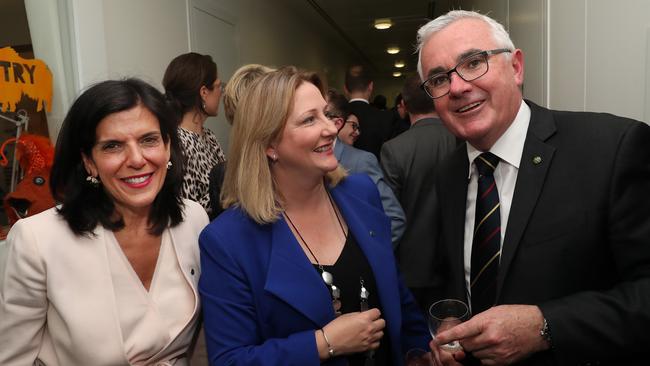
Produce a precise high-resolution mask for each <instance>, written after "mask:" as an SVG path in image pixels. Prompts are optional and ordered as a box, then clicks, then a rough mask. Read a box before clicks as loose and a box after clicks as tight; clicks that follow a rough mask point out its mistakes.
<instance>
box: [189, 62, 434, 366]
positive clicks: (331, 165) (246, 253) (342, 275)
mask: <svg viewBox="0 0 650 366" xmlns="http://www.w3.org/2000/svg"><path fill="white" fill-rule="evenodd" d="M321 85H322V84H321V83H319V82H317V81H316V80H315V77H314V75H313V74H305V73H302V72H299V71H298V70H296V69H295V68H293V67H285V68H282V69H279V70H277V71H273V72H269V73H266V74H265V75H262V76H261V77H260V78H259V80H258V81H256V82H255V83H254V84H252V86H250V88H249V89H248V91H247V92H246V93H245V94H244V96H243V98H242V99H241V100H240V103H239V105H238V107H237V113H236V114H235V123H234V124H233V132H232V135H231V136H232V140H231V145H230V150H229V153H230V156H231V157H232V158H231V159H230V160H229V161H228V169H226V175H225V181H224V186H223V190H222V191H221V202H222V203H223V205H224V207H226V211H224V212H223V213H222V214H221V215H219V217H217V218H216V219H215V220H213V221H212V223H211V224H210V225H208V226H207V227H206V228H205V230H204V231H203V232H202V233H201V237H200V240H199V242H200V246H201V263H202V268H203V272H202V274H201V280H200V281H199V290H200V292H201V301H202V304H203V309H204V313H203V314H204V320H205V326H204V327H205V334H206V343H207V349H208V355H209V357H210V363H211V364H213V365H283V366H284V365H300V366H308V365H320V364H321V363H325V364H328V365H348V364H349V365H368V364H373V365H376V366H380V365H395V366H399V365H401V364H403V362H404V354H405V353H406V351H407V350H409V349H411V348H416V347H417V348H424V349H426V347H428V342H429V341H430V339H431V336H430V335H429V334H428V331H427V327H426V323H425V321H424V318H423V317H422V315H421V313H420V311H419V310H418V309H417V307H416V305H415V303H414V302H413V298H412V296H411V295H410V293H409V292H408V290H407V289H406V287H404V285H403V283H402V282H401V280H400V279H399V275H398V270H397V267H396V262H395V258H394V257H393V249H392V245H391V239H390V223H389V220H388V217H386V215H385V214H384V212H383V210H382V207H381V201H380V199H379V193H378V192H377V188H376V187H375V185H374V184H373V182H372V181H371V180H370V178H368V177H367V176H365V175H350V176H347V174H346V172H345V170H344V169H343V168H342V167H340V166H339V164H338V162H337V160H336V158H335V157H334V152H333V150H334V146H333V144H334V139H335V137H336V132H337V130H336V128H335V126H334V123H333V122H332V121H330V120H329V119H328V118H327V117H326V116H325V112H326V106H327V104H326V102H325V100H324V99H323V95H322V90H320V89H319V86H321Z"/></svg>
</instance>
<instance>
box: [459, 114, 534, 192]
mask: <svg viewBox="0 0 650 366" xmlns="http://www.w3.org/2000/svg"><path fill="white" fill-rule="evenodd" d="M529 124H530V107H528V105H527V104H526V102H524V101H522V102H521V105H520V106H519V111H518V112H517V116H515V120H514V121H513V122H512V124H511V125H510V127H508V129H507V130H506V132H504V133H503V135H501V137H499V139H498V140H497V141H496V142H495V143H494V145H492V148H490V152H491V153H493V154H494V155H496V156H498V157H499V159H501V160H502V161H504V162H506V163H508V164H510V165H512V166H514V167H515V168H517V169H519V163H520V162H521V155H522V154H523V152H524V143H525V142H526V133H527V132H528V125H529ZM465 145H466V146H467V157H468V159H469V173H468V175H467V177H468V179H469V178H470V177H471V176H472V163H473V162H474V159H476V158H477V157H478V156H479V155H481V154H482V153H483V151H481V150H478V149H477V148H475V147H474V146H472V145H471V144H469V143H466V144H465Z"/></svg>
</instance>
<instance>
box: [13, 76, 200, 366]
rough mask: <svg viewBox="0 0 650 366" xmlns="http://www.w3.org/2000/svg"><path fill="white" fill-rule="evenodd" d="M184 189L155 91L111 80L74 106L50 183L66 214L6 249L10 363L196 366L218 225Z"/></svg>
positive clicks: (53, 215)
mask: <svg viewBox="0 0 650 366" xmlns="http://www.w3.org/2000/svg"><path fill="white" fill-rule="evenodd" d="M181 180H182V154H181V149H180V146H179V144H178V137H177V136H176V123H175V121H174V119H173V118H172V117H171V114H170V113H169V111H168V109H167V108H166V105H165V100H164V98H163V96H162V94H160V92H158V91H157V90H156V89H155V88H153V87H151V86H149V85H148V84H145V83H144V82H142V81H139V80H137V79H127V80H120V81H105V82H102V83H99V84H97V85H95V86H93V87H91V88H90V89H88V90H87V91H85V92H84V93H83V94H82V95H81V96H80V97H79V98H78V99H77V100H76V101H75V102H74V104H73V105H72V107H71V108H70V111H69V112H68V114H67V116H66V118H65V120H64V122H63V126H62V128H61V132H60V133H59V138H58V141H57V146H56V153H55V157H54V166H53V168H52V175H51V185H50V187H51V189H52V192H53V193H54V197H55V198H56V199H57V200H58V201H59V202H60V203H61V205H60V206H59V207H58V208H52V209H50V210H47V211H44V212H42V213H40V214H38V215H35V216H32V217H29V218H27V219H23V220H20V221H18V222H17V223H16V224H15V225H14V226H13V228H12V229H11V231H10V233H9V237H8V239H7V243H6V244H5V245H0V258H2V259H3V260H2V262H0V344H2V347H0V364H2V365H5V366H10V365H31V364H33V363H34V361H35V360H36V359H39V360H40V361H41V362H42V363H43V364H46V365H126V364H168V365H187V364H188V360H187V357H188V353H189V352H190V350H191V345H192V339H193V338H194V336H195V334H196V330H197V324H198V319H199V309H200V307H199V298H198V293H197V290H196V285H197V282H198V277H199V274H200V269H199V251H198V245H197V240H198V235H199V232H200V230H201V229H202V228H203V227H204V226H205V225H206V224H207V222H208V218H207V216H206V214H205V211H204V210H203V208H201V206H200V205H198V204H197V203H195V202H192V201H188V200H182V199H181V197H180V183H181Z"/></svg>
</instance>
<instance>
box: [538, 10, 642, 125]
mask: <svg viewBox="0 0 650 366" xmlns="http://www.w3.org/2000/svg"><path fill="white" fill-rule="evenodd" d="M549 1H550V30H551V32H550V64H551V68H550V79H549V86H550V91H549V94H550V106H551V107H552V108H557V109H568V110H589V111H601V112H610V113H614V114H617V115H621V116H626V117H630V118H634V119H638V120H642V121H645V122H646V123H648V122H650V2H649V1H647V0H626V1H616V2H612V1H607V0H580V1H578V0H574V1H564V0H549Z"/></svg>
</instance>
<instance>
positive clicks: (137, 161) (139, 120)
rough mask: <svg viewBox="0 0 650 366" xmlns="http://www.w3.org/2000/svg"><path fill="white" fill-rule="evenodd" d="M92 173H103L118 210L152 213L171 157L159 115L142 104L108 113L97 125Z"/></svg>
mask: <svg viewBox="0 0 650 366" xmlns="http://www.w3.org/2000/svg"><path fill="white" fill-rule="evenodd" d="M95 135H96V139H95V145H94V146H93V147H92V150H91V154H90V156H86V155H85V154H84V155H83V161H84V167H85V168H86V171H87V172H88V174H90V175H92V176H95V177H99V180H100V181H101V185H102V187H103V188H104V190H105V191H106V193H107V194H108V195H109V196H110V197H111V199H112V200H113V202H114V203H115V207H116V210H117V211H118V212H119V213H121V214H124V212H126V211H130V212H138V213H140V214H148V212H149V209H150V207H151V205H152V203H153V201H154V199H155V198H156V196H157V195H158V192H160V190H161V188H162V186H163V183H164V181H165V176H166V174H167V162H168V161H169V158H170V151H169V144H168V143H167V144H166V143H165V142H164V140H163V137H162V135H161V133H160V125H159V123H158V119H157V118H156V117H155V116H154V115H153V114H152V113H151V112H150V111H149V110H148V109H146V108H145V107H143V106H142V105H137V106H136V107H134V108H131V109H129V110H126V111H122V112H117V113H113V114H110V115H108V116H107V117H105V118H104V119H102V120H101V121H100V122H99V124H98V125H97V129H96V131H95Z"/></svg>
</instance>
